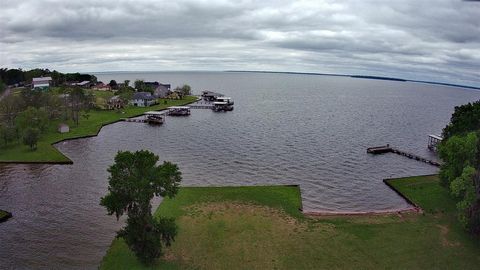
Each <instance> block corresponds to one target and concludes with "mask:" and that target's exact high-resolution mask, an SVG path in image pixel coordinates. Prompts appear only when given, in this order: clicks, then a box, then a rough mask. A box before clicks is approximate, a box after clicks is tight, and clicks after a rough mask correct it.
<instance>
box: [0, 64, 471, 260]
mask: <svg viewBox="0 0 480 270" xmlns="http://www.w3.org/2000/svg"><path fill="white" fill-rule="evenodd" d="M97 77H98V78H99V80H102V81H104V82H106V83H108V82H109V81H110V80H111V79H115V80H117V82H122V81H123V80H125V79H129V80H130V81H131V82H133V81H134V80H135V79H144V80H148V81H159V82H162V83H171V84H172V86H173V87H174V86H176V85H181V84H184V83H186V84H189V85H191V86H192V88H193V90H194V92H196V93H200V91H201V90H212V91H216V92H221V93H224V94H225V95H228V96H232V97H233V98H234V99H235V110H234V111H232V112H227V113H214V112H212V111H210V110H200V109H199V110H192V115H191V116H189V117H184V118H172V117H170V118H168V119H167V121H166V124H165V125H163V126H160V127H152V126H148V125H144V124H139V123H125V122H121V123H116V124H113V125H109V126H106V127H104V128H103V129H102V130H101V131H100V133H99V135H98V136H97V137H92V138H88V139H79V140H73V141H68V142H62V143H60V144H58V145H57V147H58V148H59V149H60V151H62V152H63V153H64V154H66V155H67V156H68V157H69V158H71V159H72V160H73V161H74V164H73V165H1V166H0V208H1V209H5V210H8V211H11V212H13V215H14V218H12V219H10V220H9V221H8V222H5V223H2V224H0V265H2V266H3V267H5V266H6V267H7V268H9V267H12V268H45V269H64V268H78V269H85V268H87V269H95V268H96V267H97V266H98V264H99V262H100V261H101V258H102V257H103V255H104V254H105V252H106V250H107V248H108V246H109V244H110V243H111V241H112V239H113V237H114V235H115V231H116V230H118V229H119V228H120V227H121V226H122V221H119V222H117V221H116V219H115V217H112V216H107V215H106V211H105V209H104V208H102V207H101V206H99V200H100V197H101V196H103V195H105V193H106V189H107V177H108V175H107V172H106V169H107V167H108V166H109V165H111V164H112V162H113V157H114V155H115V153H116V152H117V151H119V150H139V149H149V150H151V151H153V152H155V153H156V154H158V155H159V156H160V159H161V160H169V161H172V162H175V163H177V164H178V165H179V167H180V169H181V171H182V173H183V182H182V184H183V185H184V186H225V185H282V184H298V185H300V188H301V191H302V200H303V207H304V210H306V211H331V212H357V211H383V210H400V209H405V208H408V207H409V205H408V204H407V203H406V202H405V201H404V200H403V199H402V198H400V197H399V196H397V195H396V194H395V193H394V192H393V191H391V190H390V189H389V188H388V187H387V186H386V185H384V184H383V182H382V179H384V178H389V177H401V176H410V175H418V174H432V173H436V172H437V169H436V168H435V167H433V166H430V165H427V164H424V163H420V162H417V161H414V160H410V159H407V158H404V157H401V156H398V155H393V154H385V155H380V156H372V155H367V153H366V148H367V147H370V146H377V145H383V144H387V143H390V144H391V145H394V146H396V147H398V148H400V149H403V150H407V151H410V152H414V153H416V154H418V155H421V156H425V157H429V158H435V156H434V155H432V153H430V152H429V151H428V150H427V149H426V146H427V135H428V134H432V133H440V132H441V130H442V128H443V127H444V126H445V125H446V124H447V122H448V121H449V119H450V115H451V113H452V111H453V108H454V106H456V105H460V104H464V103H467V102H471V101H475V100H478V99H479V98H480V92H478V91H473V90H466V89H461V88H453V87H444V86H436V85H427V84H419V83H410V82H395V81H381V80H365V79H353V78H346V77H333V76H312V75H293V74H261V73H221V72H163V73H102V74H97ZM157 203H158V201H157Z"/></svg>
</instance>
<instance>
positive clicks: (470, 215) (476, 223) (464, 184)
mask: <svg viewBox="0 0 480 270" xmlns="http://www.w3.org/2000/svg"><path fill="white" fill-rule="evenodd" d="M443 136H444V140H443V141H442V143H441V144H440V145H439V148H438V151H439V155H440V158H441V159H442V160H443V164H442V166H441V167H440V180H441V182H442V184H443V185H444V186H446V187H448V188H449V189H450V192H451V194H452V195H453V196H454V197H455V198H456V199H457V205H456V206H457V209H458V218H459V220H460V222H461V223H462V225H463V226H464V227H465V228H466V229H468V230H469V231H470V232H472V233H473V234H480V101H477V102H474V103H468V104H466V105H462V106H458V107H455V112H454V113H453V115H452V118H451V121H450V123H449V124H448V125H447V126H446V127H445V128H444V130H443Z"/></svg>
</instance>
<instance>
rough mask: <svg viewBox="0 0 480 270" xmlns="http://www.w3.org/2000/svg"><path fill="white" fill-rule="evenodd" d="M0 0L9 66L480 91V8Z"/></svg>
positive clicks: (402, 1) (408, 1) (1, 40)
mask: <svg viewBox="0 0 480 270" xmlns="http://www.w3.org/2000/svg"><path fill="white" fill-rule="evenodd" d="M0 2H1V9H0V48H1V52H0V57H1V59H0V66H2V67H10V68H13V67H21V68H27V69H28V68H35V67H46V68H50V69H57V70H60V71H116V70H122V71H125V70H129V71H130V70H131V71H142V70H232V69H233V70H274V71H300V72H319V73H342V74H363V75H377V76H394V77H402V78H407V79H422V80H434V81H443V82H451V83H464V84H469V85H475V86H480V2H468V1H460V0H430V1H426V0H398V1H395V0H393V1H383V0H377V1H373V0H372V1H361V0H358V1H353V0H351V1H321V0H314V1H282V0H280V1H268V0H267V1H265V0H264V1H241V0H237V1H228V0H223V1H221V0H208V1H204V0H202V1H194V0H181V1H146V0H135V1H133V0H132V1H130V0H108V1H92V0H82V1H66V0H65V1H55V0H23V1H22V0H0Z"/></svg>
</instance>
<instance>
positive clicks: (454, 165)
mask: <svg viewBox="0 0 480 270" xmlns="http://www.w3.org/2000/svg"><path fill="white" fill-rule="evenodd" d="M477 142H478V137H477V134H476V133H475V132H470V133H468V134H467V135H464V136H460V135H454V136H452V137H450V138H449V139H447V140H446V141H444V142H442V143H441V144H440V145H439V147H438V153H439V156H440V158H441V159H442V160H443V161H444V163H443V165H442V166H441V167H440V180H441V182H442V184H443V185H444V186H447V187H448V186H449V185H450V183H451V182H452V181H453V180H454V179H455V178H457V177H459V176H460V175H461V174H462V172H463V170H464V168H465V167H466V166H473V165H474V164H476V163H475V162H476V152H477V147H476V146H477Z"/></svg>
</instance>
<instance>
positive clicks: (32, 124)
mask: <svg viewBox="0 0 480 270" xmlns="http://www.w3.org/2000/svg"><path fill="white" fill-rule="evenodd" d="M17 125H18V127H19V128H20V129H21V130H26V129H28V128H36V129H38V130H39V131H42V132H43V131H45V129H46V127H47V125H48V115H47V113H46V112H45V111H44V110H41V109H37V108H34V107H28V108H27V109H26V110H25V111H23V112H21V113H20V114H19V115H18V117H17Z"/></svg>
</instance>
